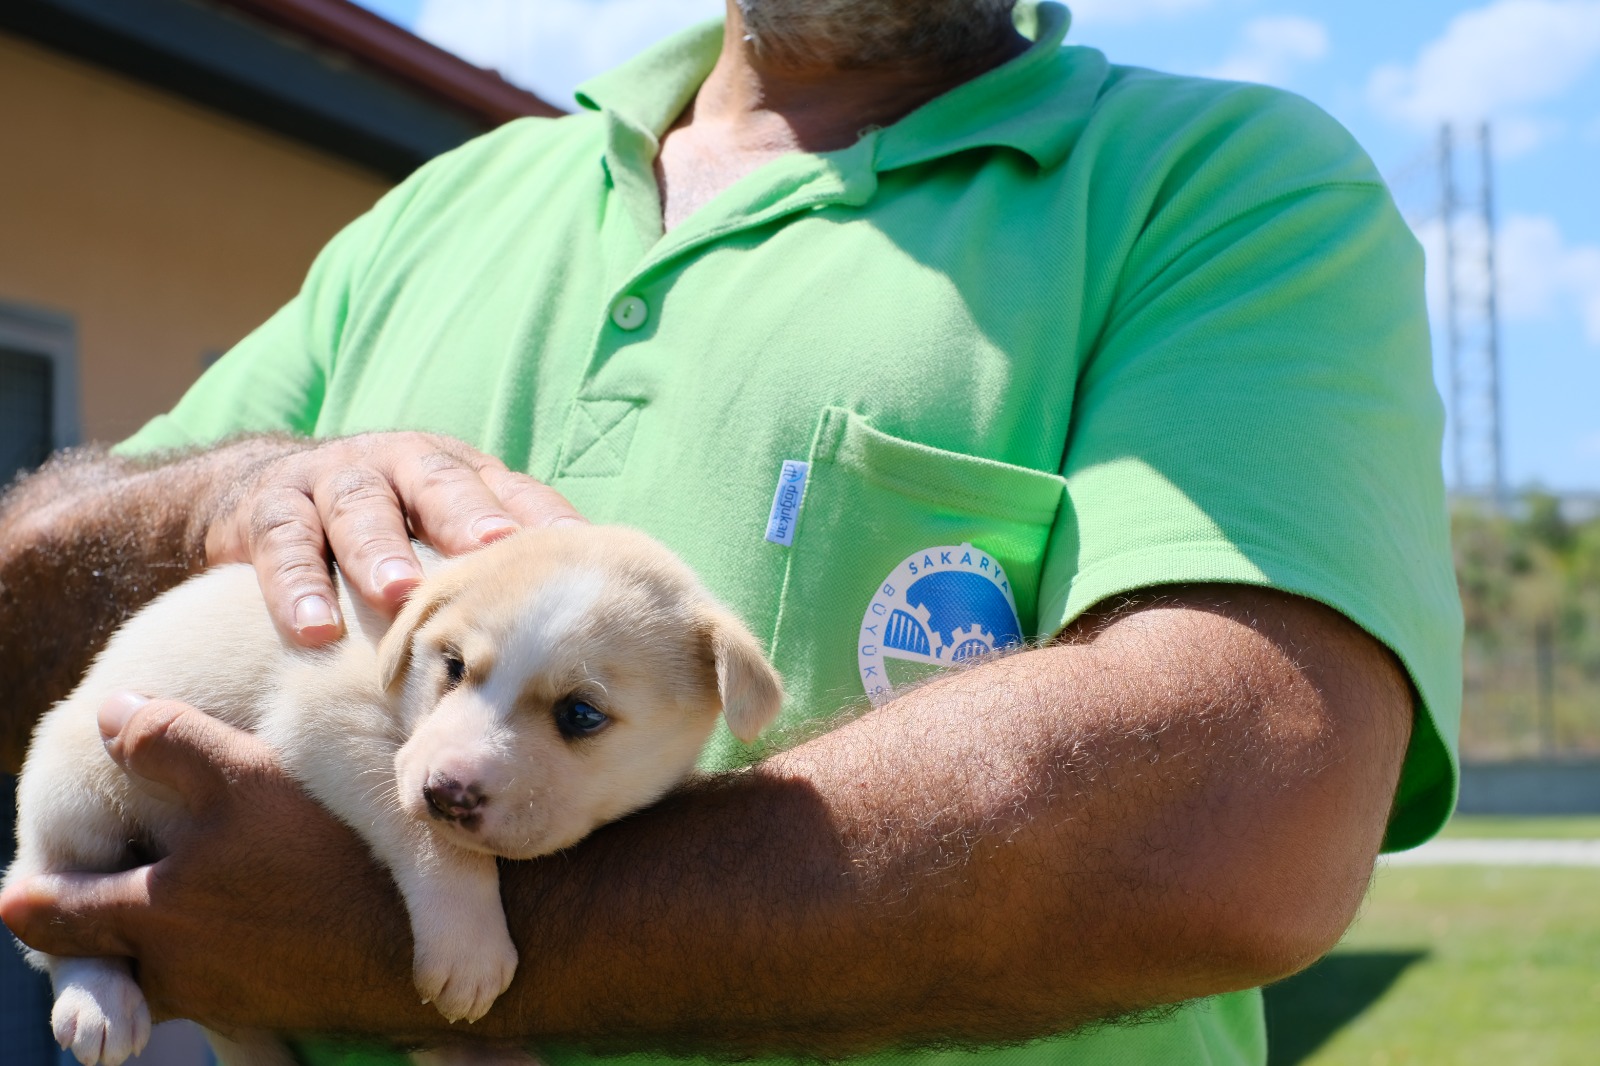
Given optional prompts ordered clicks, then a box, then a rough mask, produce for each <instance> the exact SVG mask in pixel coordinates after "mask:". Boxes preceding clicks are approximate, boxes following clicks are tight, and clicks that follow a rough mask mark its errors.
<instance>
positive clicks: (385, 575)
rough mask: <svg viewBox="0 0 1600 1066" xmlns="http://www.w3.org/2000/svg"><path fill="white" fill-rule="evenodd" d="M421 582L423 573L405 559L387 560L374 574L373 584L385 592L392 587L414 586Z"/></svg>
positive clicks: (380, 564) (379, 565)
mask: <svg viewBox="0 0 1600 1066" xmlns="http://www.w3.org/2000/svg"><path fill="white" fill-rule="evenodd" d="M421 580H422V571H420V570H418V569H417V568H416V566H415V565H414V564H412V563H409V562H407V561H406V560H404V559H385V560H384V561H383V562H381V563H379V564H378V568H377V569H376V570H374V571H373V572H372V583H373V584H374V585H376V586H378V588H379V590H380V591H383V592H388V591H389V588H390V586H392V585H402V584H404V585H414V584H416V583H417V582H418V581H421Z"/></svg>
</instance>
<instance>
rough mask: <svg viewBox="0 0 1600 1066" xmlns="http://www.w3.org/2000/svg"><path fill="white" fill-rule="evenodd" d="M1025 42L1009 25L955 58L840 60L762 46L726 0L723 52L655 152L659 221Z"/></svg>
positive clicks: (895, 114) (851, 133) (888, 114)
mask: <svg viewBox="0 0 1600 1066" xmlns="http://www.w3.org/2000/svg"><path fill="white" fill-rule="evenodd" d="M1027 48H1028V41H1027V39H1026V38H1024V37H1023V36H1022V35H1021V34H1019V33H1017V32H1016V31H1015V30H1013V29H1011V28H1010V27H1009V26H1007V27H1004V29H1003V30H1002V31H997V32H996V34H995V35H994V38H993V39H992V40H989V41H981V40H979V41H974V45H973V50H972V53H971V55H970V56H969V57H968V58H967V59H966V60H965V61H963V62H954V63H952V62H949V61H948V59H941V60H939V61H937V62H929V61H926V60H923V61H919V60H918V59H917V58H916V57H908V58H907V59H906V60H905V61H903V62H900V63H883V64H876V65H874V66H871V67H851V68H845V69H841V68H840V67H839V66H837V65H835V64H831V63H827V62H825V61H822V60H810V61H800V60H794V59H789V58H785V57H779V56H770V55H762V54H761V52H760V50H759V49H758V48H757V47H756V46H755V45H754V43H753V42H752V41H750V40H749V39H748V38H747V36H746V32H745V25H744V21H743V19H742V17H741V15H740V12H739V8H738V5H737V4H735V3H734V2H733V0H729V3H728V21H727V28H726V30H725V31H724V37H723V43H722V54H721V56H720V57H719V58H718V60H717V64H716V66H715V67H714V68H713V69H712V71H711V73H710V75H708V76H707V78H706V80H705V83H704V84H703V85H702V86H701V87H700V91H699V93H698V94H697V95H696V97H695V99H694V101H693V103H691V104H690V105H689V107H688V108H687V109H686V110H685V111H684V113H683V114H682V115H681V116H679V118H678V120H677V122H676V123H674V125H673V127H672V129H671V130H669V131H668V132H667V134H666V136H665V137H664V138H663V141H662V147H661V154H660V155H659V156H658V157H657V160H656V178H657V181H658V182H659V184H660V188H661V203H662V214H663V220H664V223H665V226H666V228H667V229H671V228H672V227H673V226H675V225H677V224H678V223H679V222H681V221H682V220H683V219H685V218H687V217H688V216H689V215H690V214H692V213H693V212H694V211H695V210H696V209H697V208H699V207H700V206H701V205H703V204H704V203H706V202H707V201H708V200H710V199H712V198H713V197H714V196H715V195H716V194H717V193H719V192H721V191H722V190H723V189H725V188H727V187H728V186H730V185H732V184H733V183H734V182H736V181H738V180H739V179H740V178H742V177H744V176H745V175H746V174H749V173H750V172H752V171H754V170H756V169H757V168H759V167H760V166H761V165H762V164H764V163H766V162H769V161H770V160H772V159H774V158H777V157H778V156H781V155H786V154H789V153H791V152H828V151H834V150H836V149H840V148H847V147H849V146H850V145H852V144H854V143H855V142H856V141H857V140H858V139H859V138H860V137H861V134H862V131H863V130H866V129H868V128H871V127H874V126H888V125H891V124H893V123H894V122H897V121H898V120H900V119H901V118H904V117H905V116H906V115H908V114H910V113H911V112H912V111H914V110H916V109H917V108H918V107H921V106H922V105H923V104H925V103H927V102H928V101H929V100H932V99H933V98H934V97H936V96H940V95H942V94H944V93H946V92H948V91H950V90H951V89H953V88H955V87H956V86H958V85H961V84H962V83H964V82H967V81H970V80H971V79H973V78H975V77H977V76H978V75H979V74H982V73H983V72H985V71H987V70H990V69H992V68H994V67H997V66H999V65H1000V64H1002V63H1004V62H1006V61H1007V60H1010V59H1012V58H1014V57H1016V56H1018V55H1020V54H1021V53H1022V52H1024V51H1026V50H1027Z"/></svg>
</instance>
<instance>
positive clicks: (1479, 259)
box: [1439, 122, 1506, 504]
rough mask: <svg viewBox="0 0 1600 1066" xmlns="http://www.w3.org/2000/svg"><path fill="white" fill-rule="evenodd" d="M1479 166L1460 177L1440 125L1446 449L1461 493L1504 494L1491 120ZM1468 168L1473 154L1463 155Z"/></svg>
mask: <svg viewBox="0 0 1600 1066" xmlns="http://www.w3.org/2000/svg"><path fill="white" fill-rule="evenodd" d="M1477 134H1478V136H1477V138H1476V139H1477V146H1476V147H1477V149H1478V153H1477V154H1478V156H1479V161H1478V162H1479V166H1478V167H1477V173H1476V174H1475V175H1472V178H1471V180H1469V181H1468V182H1467V183H1462V182H1461V181H1459V180H1458V173H1457V161H1456V156H1457V151H1456V144H1455V134H1454V130H1453V129H1452V128H1451V126H1450V125H1449V124H1446V125H1445V126H1443V127H1442V128H1441V129H1440V131H1439V178H1440V192H1441V202H1440V211H1439V217H1440V223H1441V226H1442V228H1443V231H1444V282H1445V343H1446V345H1447V349H1448V353H1449V357H1450V359H1449V362H1450V453H1451V463H1452V470H1453V472H1454V475H1455V486H1454V487H1455V491H1456V493H1457V494H1458V495H1465V496H1477V497H1480V498H1484V499H1486V500H1488V501H1490V502H1491V503H1493V504H1499V503H1501V502H1502V501H1504V500H1505V497H1506V485H1505V471H1504V462H1503V457H1504V442H1503V439H1502V437H1501V429H1500V306H1499V293H1498V279H1497V277H1496V274H1495V229H1494V226H1495V217H1494V165H1493V160H1492V158H1491V151H1490V149H1491V144H1490V134H1489V124H1488V123H1487V122H1485V123H1483V124H1481V125H1480V126H1479V127H1478V130H1477ZM1467 165H1468V167H1469V168H1470V161H1469V162H1468V164H1467Z"/></svg>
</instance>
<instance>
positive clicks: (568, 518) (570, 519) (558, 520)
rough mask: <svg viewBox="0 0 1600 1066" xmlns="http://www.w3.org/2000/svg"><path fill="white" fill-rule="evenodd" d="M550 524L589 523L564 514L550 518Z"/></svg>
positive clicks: (570, 524) (578, 524) (583, 524)
mask: <svg viewBox="0 0 1600 1066" xmlns="http://www.w3.org/2000/svg"><path fill="white" fill-rule="evenodd" d="M550 524H551V525H552V526H586V525H588V524H589V523H588V522H586V521H584V520H583V519H581V518H577V517H575V516H573V515H569V514H564V515H562V516H561V517H560V518H555V519H551V521H550Z"/></svg>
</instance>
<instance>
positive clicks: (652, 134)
mask: <svg viewBox="0 0 1600 1066" xmlns="http://www.w3.org/2000/svg"><path fill="white" fill-rule="evenodd" d="M1016 21H1017V27H1018V29H1019V30H1021V31H1022V33H1023V34H1024V35H1025V36H1028V37H1030V38H1032V39H1033V41H1034V44H1033V45H1032V47H1030V48H1029V49H1028V50H1027V51H1026V52H1024V53H1023V54H1022V55H1020V56H1018V57H1016V58H1015V59H1013V60H1011V61H1009V62H1007V63H1004V64H1002V65H1000V66H998V67H996V68H994V69H993V70H990V71H986V72H985V73H983V74H981V75H979V76H978V77H976V78H974V79H972V80H971V81H969V82H966V83H964V84H962V85H958V86H956V87H955V88H954V89H952V90H950V91H949V92H947V93H945V94H944V95H942V96H939V97H937V98H935V99H933V100H930V101H929V102H928V103H926V104H924V105H923V106H922V107H920V108H918V109H917V110H915V111H913V112H912V113H911V114H909V115H907V116H906V117H905V118H903V119H901V120H900V121H899V122H896V123H895V124H894V125H893V126H890V127H888V128H887V129H884V130H882V131H881V133H880V135H879V136H878V138H877V151H876V153H875V159H874V164H873V167H874V169H875V170H879V171H884V170H892V169H895V168H898V167H904V166H912V165H914V164H917V163H923V162H928V161H930V160H933V159H938V158H941V157H943V156H947V155H951V154H954V153H956V152H961V151H965V150H967V149H971V148H981V147H1008V148H1014V149H1016V150H1017V151H1020V152H1024V153H1026V154H1027V155H1029V156H1030V157H1032V158H1033V160H1034V161H1035V162H1036V163H1038V164H1039V165H1040V166H1052V165H1055V164H1057V163H1060V162H1061V161H1062V160H1063V159H1065V158H1066V155H1067V153H1068V151H1070V149H1071V147H1072V144H1073V142H1074V141H1075V140H1076V139H1077V134H1078V131H1079V129H1080V128H1081V126H1082V123H1083V120H1084V119H1085V118H1086V116H1087V115H1088V112H1089V108H1090V106H1091V105H1092V104H1093V101H1094V97H1095V94H1096V93H1097V92H1098V90H1099V87H1100V86H1101V85H1102V84H1103V82H1104V78H1105V73H1106V61H1105V57H1104V56H1102V55H1101V54H1100V53H1099V52H1096V51H1094V50H1092V49H1087V48H1063V47H1062V42H1063V41H1064V40H1065V39H1066V35H1067V30H1068V28H1069V26H1070V25H1071V21H1072V16H1071V14H1070V13H1069V12H1068V11H1067V9H1066V8H1065V7H1063V6H1062V5H1060V4H1057V3H1050V2H1044V3H1033V2H1030V0H1023V2H1022V3H1019V4H1018V5H1017V12H1016ZM722 26H723V24H722V20H721V19H715V20H712V21H709V22H704V23H701V24H699V25H697V26H693V27H691V28H690V29H688V30H685V31H683V32H682V33H679V34H676V35H675V36H673V37H670V38H668V39H667V40H665V41H662V42H661V43H660V44H657V45H655V46H654V47H652V48H650V49H649V50H648V51H646V52H644V53H642V54H641V55H639V56H638V57H636V58H634V59H632V60H630V61H628V62H627V63H624V64H623V65H622V66H619V67H617V68H616V69H614V70H612V71H610V72H608V73H605V74H602V75H600V76H599V77H596V78H592V79H590V80H589V81H587V82H585V83H584V84H583V85H581V86H579V88H578V91H577V100H578V103H579V105H581V106H582V107H584V108H587V109H589V110H592V111H603V112H605V113H606V114H607V115H609V116H611V117H612V118H613V119H614V120H617V121H620V122H622V123H623V124H625V125H626V126H629V127H631V128H632V129H633V130H635V131H637V133H639V134H642V135H643V136H644V137H645V138H646V140H647V141H648V142H649V143H651V144H653V145H659V139H660V137H661V135H662V134H663V133H665V132H666V130H667V128H668V127H669V126H670V125H671V124H672V122H673V121H674V120H675V119H676V118H677V117H678V115H679V114H681V113H682V112H683V109H684V108H685V107H687V106H688V105H689V103H690V101H691V100H693V99H694V94H695V93H696V92H697V91H699V88H700V84H701V83H702V82H703V81H705V79H706V76H707V75H708V74H710V73H711V68H712V67H713V66H715V65H716V61H717V56H718V54H719V53H720V51H721V48H722Z"/></svg>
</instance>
